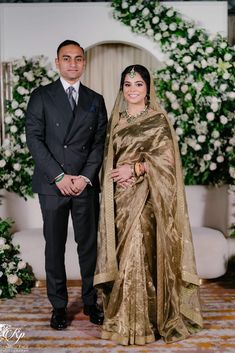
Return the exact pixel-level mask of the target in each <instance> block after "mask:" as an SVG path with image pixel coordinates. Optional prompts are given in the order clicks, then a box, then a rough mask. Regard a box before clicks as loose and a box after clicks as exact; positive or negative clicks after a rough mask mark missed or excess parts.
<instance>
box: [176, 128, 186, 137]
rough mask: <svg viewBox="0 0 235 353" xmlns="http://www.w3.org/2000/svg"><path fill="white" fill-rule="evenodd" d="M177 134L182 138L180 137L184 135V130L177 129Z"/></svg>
mask: <svg viewBox="0 0 235 353" xmlns="http://www.w3.org/2000/svg"><path fill="white" fill-rule="evenodd" d="M175 132H176V134H177V135H178V136H180V135H182V134H183V132H184V131H183V129H182V128H181V127H177V128H176V130H175Z"/></svg>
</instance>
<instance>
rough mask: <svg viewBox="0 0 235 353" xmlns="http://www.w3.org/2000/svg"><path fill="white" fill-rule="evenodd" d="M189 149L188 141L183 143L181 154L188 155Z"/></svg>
mask: <svg viewBox="0 0 235 353" xmlns="http://www.w3.org/2000/svg"><path fill="white" fill-rule="evenodd" d="M187 150H188V146H187V144H186V143H183V144H182V147H181V150H180V152H181V154H182V155H183V156H184V155H186V154H187Z"/></svg>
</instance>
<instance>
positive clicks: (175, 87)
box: [171, 82, 179, 91]
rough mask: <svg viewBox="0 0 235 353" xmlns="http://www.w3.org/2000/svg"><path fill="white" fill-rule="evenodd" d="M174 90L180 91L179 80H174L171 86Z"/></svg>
mask: <svg viewBox="0 0 235 353" xmlns="http://www.w3.org/2000/svg"><path fill="white" fill-rule="evenodd" d="M171 89H172V91H178V90H179V85H178V83H177V82H174V83H173V84H172V86H171Z"/></svg>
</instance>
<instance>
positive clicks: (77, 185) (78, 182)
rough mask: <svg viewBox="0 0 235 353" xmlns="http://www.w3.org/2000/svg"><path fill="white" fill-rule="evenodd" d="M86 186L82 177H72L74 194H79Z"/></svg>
mask: <svg viewBox="0 0 235 353" xmlns="http://www.w3.org/2000/svg"><path fill="white" fill-rule="evenodd" d="M86 186H87V182H86V181H85V180H84V178H83V177H81V176H78V177H76V178H75V179H73V192H75V193H76V195H80V194H81V193H82V192H83V190H84V189H85V187H86Z"/></svg>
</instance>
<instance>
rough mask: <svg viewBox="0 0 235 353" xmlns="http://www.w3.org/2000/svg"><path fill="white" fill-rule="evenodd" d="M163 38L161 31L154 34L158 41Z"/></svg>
mask: <svg viewBox="0 0 235 353" xmlns="http://www.w3.org/2000/svg"><path fill="white" fill-rule="evenodd" d="M161 38H162V35H161V33H156V34H155V36H154V39H155V40H156V41H157V42H158V41H159V40H161Z"/></svg>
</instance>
